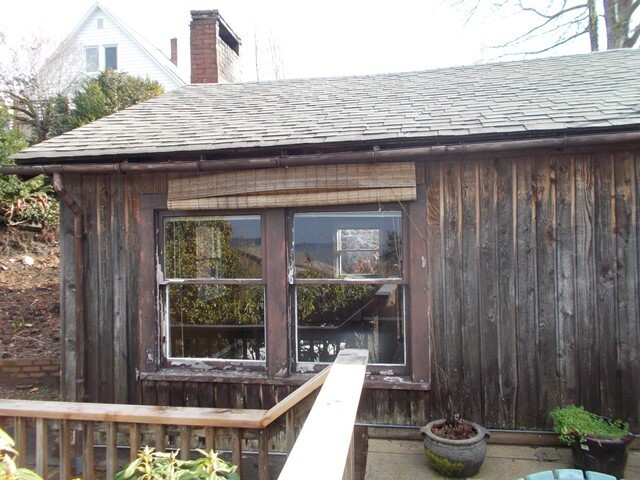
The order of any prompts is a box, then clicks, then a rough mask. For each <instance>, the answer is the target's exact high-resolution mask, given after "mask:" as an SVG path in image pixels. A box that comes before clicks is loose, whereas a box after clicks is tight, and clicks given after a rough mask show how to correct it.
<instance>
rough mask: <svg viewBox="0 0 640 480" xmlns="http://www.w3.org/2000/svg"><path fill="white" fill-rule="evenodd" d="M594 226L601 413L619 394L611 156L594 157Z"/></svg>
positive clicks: (610, 409) (610, 410)
mask: <svg viewBox="0 0 640 480" xmlns="http://www.w3.org/2000/svg"><path fill="white" fill-rule="evenodd" d="M594 172H595V195H596V196H595V205H596V211H595V219H596V222H595V228H596V238H597V240H598V241H597V242H596V249H595V255H596V259H595V264H596V275H597V283H596V288H595V290H596V309H597V317H596V324H597V325H598V333H597V335H598V338H599V345H598V353H599V355H598V361H599V368H600V375H599V376H600V386H599V391H600V405H601V407H602V409H600V410H599V411H598V413H600V414H601V415H607V416H610V415H611V414H613V413H614V412H615V411H616V409H615V405H617V404H618V401H619V398H620V390H619V386H616V382H614V381H611V380H612V378H611V375H612V372H615V371H617V368H618V352H617V343H618V341H619V337H618V336H619V324H618V308H617V305H616V298H617V288H616V287H617V285H616V283H617V282H616V278H617V276H618V266H617V261H616V251H617V247H616V234H615V221H616V219H615V184H614V178H613V177H614V164H613V156H612V155H610V154H607V155H598V156H596V158H595V170H594Z"/></svg>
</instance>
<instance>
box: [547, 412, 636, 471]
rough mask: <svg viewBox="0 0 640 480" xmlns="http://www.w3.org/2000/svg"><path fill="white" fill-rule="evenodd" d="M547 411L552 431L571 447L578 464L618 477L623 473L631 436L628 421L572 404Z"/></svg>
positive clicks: (579, 466) (584, 467) (578, 466)
mask: <svg viewBox="0 0 640 480" xmlns="http://www.w3.org/2000/svg"><path fill="white" fill-rule="evenodd" d="M550 415H551V419H552V420H553V429H554V431H556V432H557V433H558V434H559V437H560V440H561V441H563V442H564V443H566V444H567V445H568V446H569V447H571V453H572V455H573V462H574V464H575V466H576V467H577V468H579V469H581V470H591V471H595V472H602V473H607V474H609V475H613V476H615V477H618V478H622V477H623V476H624V468H625V465H626V462H627V455H628V453H629V444H630V443H631V441H632V440H633V434H631V433H630V432H629V424H628V423H625V422H623V421H622V420H612V419H610V418H605V417H601V416H600V415H597V414H595V413H592V412H589V411H587V410H585V409H584V407H582V406H575V405H569V406H566V407H556V408H555V409H553V410H552V411H551V414H550Z"/></svg>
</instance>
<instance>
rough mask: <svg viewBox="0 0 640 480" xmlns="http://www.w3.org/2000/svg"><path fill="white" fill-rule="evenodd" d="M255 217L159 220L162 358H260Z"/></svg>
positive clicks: (258, 220) (259, 237) (260, 311)
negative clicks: (161, 242) (161, 273)
mask: <svg viewBox="0 0 640 480" xmlns="http://www.w3.org/2000/svg"><path fill="white" fill-rule="evenodd" d="M261 229H262V227H261V218H260V216H259V215H233V216H189V217H181V216H176V217H171V216H165V217H164V218H163V249H162V255H161V256H162V262H161V263H162V272H163V281H162V282H161V285H160V288H161V294H162V295H164V305H165V313H164V314H165V317H166V322H165V325H166V329H165V335H166V337H167V342H166V347H165V348H166V356H167V358H169V359H175V358H204V359H240V360H259V361H264V360H265V359H266V350H265V329H264V283H263V280H262V230H261Z"/></svg>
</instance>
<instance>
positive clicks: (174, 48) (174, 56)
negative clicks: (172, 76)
mask: <svg viewBox="0 0 640 480" xmlns="http://www.w3.org/2000/svg"><path fill="white" fill-rule="evenodd" d="M171 63H173V64H174V65H175V66H176V67H177V66H178V39H177V38H172V39H171Z"/></svg>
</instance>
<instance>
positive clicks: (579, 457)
mask: <svg viewBox="0 0 640 480" xmlns="http://www.w3.org/2000/svg"><path fill="white" fill-rule="evenodd" d="M633 438H634V437H633V435H627V436H626V437H623V438H621V439H620V440H610V439H599V438H597V437H587V438H586V439H585V441H584V442H583V443H580V442H579V441H577V440H576V441H575V442H574V443H572V444H571V454H572V456H573V463H574V464H575V466H576V467H577V468H579V469H580V470H585V471H588V470H591V471H594V472H601V473H607V474H609V475H613V476H614V477H616V478H624V468H625V466H626V463H627V456H628V454H629V445H630V444H631V441H632V440H633Z"/></svg>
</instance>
